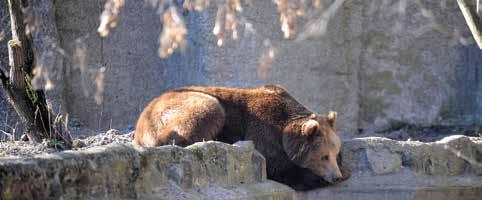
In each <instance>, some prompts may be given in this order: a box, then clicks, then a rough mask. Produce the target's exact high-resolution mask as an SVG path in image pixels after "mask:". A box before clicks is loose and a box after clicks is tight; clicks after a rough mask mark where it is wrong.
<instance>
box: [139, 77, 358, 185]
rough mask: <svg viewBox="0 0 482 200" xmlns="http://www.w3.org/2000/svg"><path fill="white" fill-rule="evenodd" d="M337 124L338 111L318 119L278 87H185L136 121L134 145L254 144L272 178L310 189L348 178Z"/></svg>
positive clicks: (152, 105)
mask: <svg viewBox="0 0 482 200" xmlns="http://www.w3.org/2000/svg"><path fill="white" fill-rule="evenodd" d="M335 121H336V113H330V114H329V115H328V116H320V115H317V114H315V113H313V112H312V111H310V110H308V109H306V108H305V107H304V106H303V105H301V104H300V103H298V102H297V101H296V100H295V99H294V98H293V97H291V95H289V94H288V92H286V90H284V89H283V88H281V87H278V86H273V85H267V86H264V87H260V88H247V89H242V88H224V87H186V88H181V89H178V90H173V91H170V92H166V93H164V94H163V95H161V96H160V97H158V98H156V99H154V100H153V101H152V102H151V103H149V105H148V106H147V107H146V108H145V109H144V111H143V112H142V114H141V116H140V117H139V120H138V122H137V127H136V133H135V138H134V143H135V144H137V145H140V146H151V147H152V146H159V145H165V144H170V143H175V144H177V145H181V146H186V145H189V144H192V143H194V142H199V141H203V140H219V141H223V142H227V143H234V142H236V141H239V140H252V141H253V142H254V144H255V147H256V149H257V150H258V151H259V152H260V153H261V154H263V156H264V157H265V158H266V160H267V168H268V169H267V171H268V177H269V178H271V179H274V180H277V181H280V182H283V183H286V184H288V185H291V186H293V187H295V189H311V188H313V187H318V186H320V185H323V184H326V182H328V183H334V182H337V181H338V180H341V179H343V178H344V177H345V178H347V177H348V176H349V175H348V174H343V175H342V173H341V172H340V169H339V165H338V163H339V159H338V154H339V151H340V145H341V144H340V139H339V137H338V135H337V134H336V130H335V128H334V124H335ZM343 171H345V170H343Z"/></svg>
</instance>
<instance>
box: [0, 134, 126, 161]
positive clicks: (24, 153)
mask: <svg viewBox="0 0 482 200" xmlns="http://www.w3.org/2000/svg"><path fill="white" fill-rule="evenodd" d="M133 135H134V131H130V132H128V131H125V132H122V131H119V130H115V129H111V130H109V131H107V132H104V133H99V134H96V135H92V136H79V137H77V138H74V150H77V149H85V148H90V147H95V146H101V145H107V144H111V143H124V144H125V143H131V141H132V137H133ZM51 146H52V144H51V143H49V142H47V141H44V142H42V143H37V144H34V143H30V142H24V141H2V142H0V158H1V157H33V156H35V155H38V154H42V153H53V152H58V151H62V150H61V149H56V148H52V147H51Z"/></svg>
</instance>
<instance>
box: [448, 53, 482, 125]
mask: <svg viewBox="0 0 482 200" xmlns="http://www.w3.org/2000/svg"><path fill="white" fill-rule="evenodd" d="M457 49H458V51H459V54H460V56H458V59H457V60H456V61H455V66H456V68H455V72H454V73H455V74H454V76H455V77H454V78H455V88H456V94H455V96H454V97H453V98H454V99H453V101H454V102H455V103H454V104H453V105H454V106H455V108H454V110H455V112H456V113H457V115H459V118H460V120H461V123H462V124H482V51H481V50H480V49H479V48H478V47H477V45H476V44H471V45H460V46H459V47H458V48H457Z"/></svg>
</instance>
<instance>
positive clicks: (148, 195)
mask: <svg viewBox="0 0 482 200" xmlns="http://www.w3.org/2000/svg"><path fill="white" fill-rule="evenodd" d="M265 170H266V168H265V160H264V158H263V156H261V155H260V154H259V153H257V152H256V151H255V150H254V145H253V144H252V143H251V142H240V143H236V144H234V145H229V144H224V143H220V142H203V143H196V144H193V145H191V146H189V147H187V148H181V147H178V146H170V145H168V146H162V147H158V148H139V147H133V146H132V145H130V144H129V145H126V144H111V145H107V146H101V147H94V148H89V149H86V150H82V151H64V152H61V153H54V154H43V155H39V156H36V157H34V158H23V159H18V158H17V159H13V158H12V159H9V158H1V159H0V198H1V199H22V198H25V199H159V198H161V199H192V198H194V199H223V197H229V198H230V199H270V198H272V199H293V198H294V195H295V193H294V190H293V189H291V188H289V187H287V186H284V185H282V184H279V183H276V182H272V181H268V180H266V171H265ZM191 197H192V198H191Z"/></svg>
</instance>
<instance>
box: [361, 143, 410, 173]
mask: <svg viewBox="0 0 482 200" xmlns="http://www.w3.org/2000/svg"><path fill="white" fill-rule="evenodd" d="M366 156H367V160H368V163H370V168H371V169H372V171H373V173H375V174H377V175H379V174H386V173H392V172H397V171H399V170H400V169H401V168H402V159H401V155H399V154H396V153H391V152H390V151H389V150H387V149H380V150H372V149H367V150H366Z"/></svg>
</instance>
